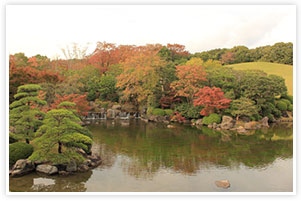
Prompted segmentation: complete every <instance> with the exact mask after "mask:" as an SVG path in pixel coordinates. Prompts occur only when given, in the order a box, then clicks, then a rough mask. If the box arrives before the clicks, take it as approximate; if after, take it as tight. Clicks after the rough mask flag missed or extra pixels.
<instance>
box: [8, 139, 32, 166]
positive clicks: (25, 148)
mask: <svg viewBox="0 0 301 201" xmlns="http://www.w3.org/2000/svg"><path fill="white" fill-rule="evenodd" d="M32 152H33V146H32V145H31V144H27V143H24V142H15V143H12V144H10V145H9V166H10V167H11V166H12V165H14V164H15V163H16V162H17V160H19V159H26V158H28V157H29V156H30V155H31V154H32Z"/></svg>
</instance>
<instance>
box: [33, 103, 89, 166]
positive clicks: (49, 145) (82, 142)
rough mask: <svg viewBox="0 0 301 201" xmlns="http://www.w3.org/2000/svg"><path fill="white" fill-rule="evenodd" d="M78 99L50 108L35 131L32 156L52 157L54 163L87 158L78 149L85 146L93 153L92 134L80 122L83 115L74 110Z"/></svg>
mask: <svg viewBox="0 0 301 201" xmlns="http://www.w3.org/2000/svg"><path fill="white" fill-rule="evenodd" d="M74 106H75V103H71V102H62V103H61V104H59V105H58V109H53V110H51V111H49V112H48V113H47V114H46V116H45V119H44V121H43V125H42V126H41V127H40V128H39V130H38V131H37V132H36V137H37V138H36V139H35V140H34V143H35V145H36V150H35V151H34V153H33V154H32V156H31V157H30V159H31V160H33V161H36V160H42V161H50V162H53V163H54V164H66V163H69V162H70V161H72V160H73V161H77V162H82V161H83V160H84V158H83V157H82V155H81V154H79V153H78V152H77V149H78V148H81V149H83V150H84V151H85V152H86V153H87V154H90V153H91V146H92V135H91V133H90V131H89V130H88V129H87V128H84V127H82V126H81V125H80V124H79V123H78V122H80V119H79V118H78V117H77V116H76V115H75V111H74V110H72V109H71V108H73V107H74Z"/></svg>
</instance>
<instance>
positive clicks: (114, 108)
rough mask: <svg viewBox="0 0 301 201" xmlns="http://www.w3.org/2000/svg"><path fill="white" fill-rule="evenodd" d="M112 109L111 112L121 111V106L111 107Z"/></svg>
mask: <svg viewBox="0 0 301 201" xmlns="http://www.w3.org/2000/svg"><path fill="white" fill-rule="evenodd" d="M112 109H113V110H121V105H113V106H112Z"/></svg>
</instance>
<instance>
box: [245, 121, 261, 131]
mask: <svg viewBox="0 0 301 201" xmlns="http://www.w3.org/2000/svg"><path fill="white" fill-rule="evenodd" d="M244 128H245V129H247V130H253V129H258V128H260V124H259V123H258V122H256V121H250V122H247V123H245V125H244Z"/></svg>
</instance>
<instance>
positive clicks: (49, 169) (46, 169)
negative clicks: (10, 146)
mask: <svg viewBox="0 0 301 201" xmlns="http://www.w3.org/2000/svg"><path fill="white" fill-rule="evenodd" d="M36 171H38V172H42V173H45V174H48V175H52V174H56V173H58V169H57V167H55V166H53V165H46V164H42V165H38V166H37V168H36Z"/></svg>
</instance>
